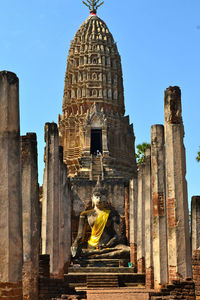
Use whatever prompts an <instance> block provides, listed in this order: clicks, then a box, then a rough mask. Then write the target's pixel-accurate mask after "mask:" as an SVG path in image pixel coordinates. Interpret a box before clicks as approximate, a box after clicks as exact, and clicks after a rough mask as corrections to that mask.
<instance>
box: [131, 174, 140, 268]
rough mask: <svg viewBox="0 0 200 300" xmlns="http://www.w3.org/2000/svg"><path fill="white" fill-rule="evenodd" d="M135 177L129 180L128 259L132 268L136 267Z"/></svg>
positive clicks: (136, 195) (136, 194)
mask: <svg viewBox="0 0 200 300" xmlns="http://www.w3.org/2000/svg"><path fill="white" fill-rule="evenodd" d="M137 190H138V186H137V178H133V179H131V180H130V182H129V227H130V259H131V262H132V264H133V267H134V269H136V268H137V206H138V203H137V202H138V201H137V197H138V193H137Z"/></svg>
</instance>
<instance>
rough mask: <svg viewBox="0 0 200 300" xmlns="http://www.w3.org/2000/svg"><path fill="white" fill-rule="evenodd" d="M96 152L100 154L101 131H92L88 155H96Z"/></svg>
mask: <svg viewBox="0 0 200 300" xmlns="http://www.w3.org/2000/svg"><path fill="white" fill-rule="evenodd" d="M98 151H99V152H100V153H102V130H101V129H92V130H91V146H90V153H91V154H93V155H97V153H98Z"/></svg>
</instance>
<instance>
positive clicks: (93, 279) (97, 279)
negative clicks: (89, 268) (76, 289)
mask: <svg viewBox="0 0 200 300" xmlns="http://www.w3.org/2000/svg"><path fill="white" fill-rule="evenodd" d="M118 287H119V282H118V276H117V275H110V274H109V275H105V274H103V275H87V288H118Z"/></svg>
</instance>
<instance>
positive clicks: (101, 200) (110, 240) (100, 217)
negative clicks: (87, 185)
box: [71, 179, 130, 258]
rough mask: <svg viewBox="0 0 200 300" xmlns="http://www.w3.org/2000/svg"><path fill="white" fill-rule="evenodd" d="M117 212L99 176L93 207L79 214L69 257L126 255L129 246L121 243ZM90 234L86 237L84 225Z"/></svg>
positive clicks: (93, 196) (119, 256)
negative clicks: (88, 228)
mask: <svg viewBox="0 0 200 300" xmlns="http://www.w3.org/2000/svg"><path fill="white" fill-rule="evenodd" d="M119 224H120V216H119V213H118V212H117V211H116V210H115V209H113V208H112V207H111V205H109V203H108V202H107V199H106V190H105V189H104V188H103V186H102V185H101V183H100V180H99V179H98V181H97V185H96V187H95V189H94V191H93V195H92V208H91V209H89V210H86V211H84V212H82V213H81V214H80V217H79V227H78V234H77V237H76V239H75V241H74V242H73V245H72V247H71V253H72V257H90V258H128V257H129V253H130V248H129V247H128V246H126V245H122V244H120V241H121V238H120V236H119V234H118V233H117V230H116V226H119ZM88 225H89V227H90V236H89V237H87V234H86V232H87V226H88Z"/></svg>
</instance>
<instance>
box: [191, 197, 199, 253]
mask: <svg viewBox="0 0 200 300" xmlns="http://www.w3.org/2000/svg"><path fill="white" fill-rule="evenodd" d="M191 224H192V253H193V252H194V250H197V249H198V248H199V247H200V196H193V197H192V204H191Z"/></svg>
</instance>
